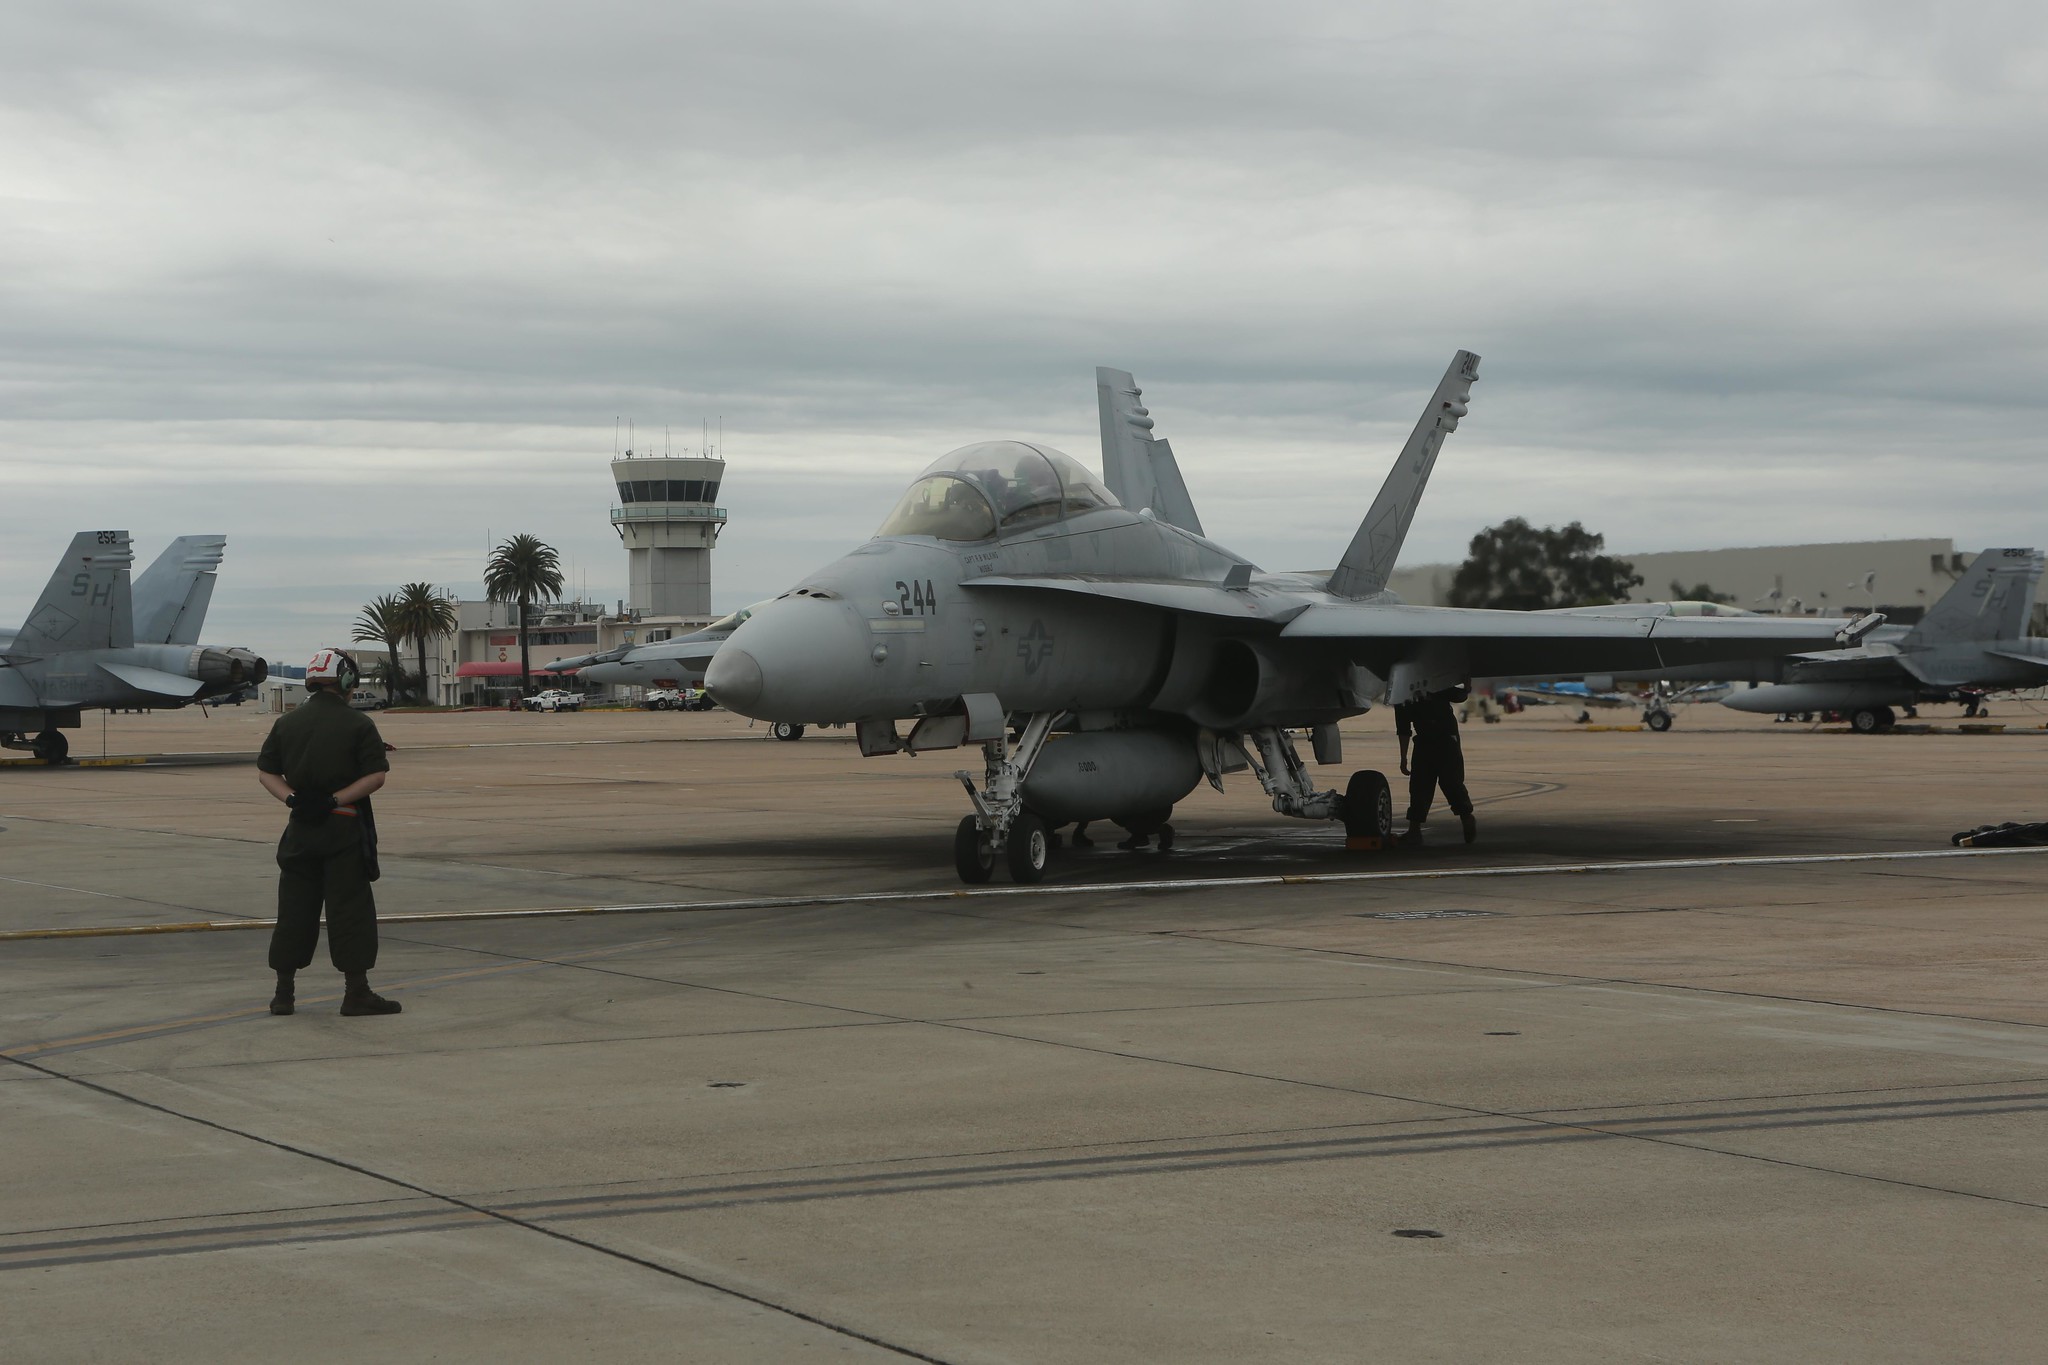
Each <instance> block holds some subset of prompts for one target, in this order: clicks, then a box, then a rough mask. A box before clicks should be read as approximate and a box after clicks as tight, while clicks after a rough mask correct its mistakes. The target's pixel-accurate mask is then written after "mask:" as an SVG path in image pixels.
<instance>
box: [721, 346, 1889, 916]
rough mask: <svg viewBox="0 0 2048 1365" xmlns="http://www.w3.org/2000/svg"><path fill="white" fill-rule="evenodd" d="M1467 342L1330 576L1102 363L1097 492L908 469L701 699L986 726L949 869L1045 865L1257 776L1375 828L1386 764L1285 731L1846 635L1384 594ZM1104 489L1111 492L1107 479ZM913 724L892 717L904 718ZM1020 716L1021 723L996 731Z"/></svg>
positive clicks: (932, 734) (1470, 358) (755, 622)
mask: <svg viewBox="0 0 2048 1365" xmlns="http://www.w3.org/2000/svg"><path fill="white" fill-rule="evenodd" d="M1478 365H1479V358H1478V357H1477V356H1476V355H1473V354H1472V353H1470V352H1468V351H1460V352H1459V353H1458V354H1457V356H1456V357H1455V358H1454V359H1453V360H1452V362H1451V367H1450V369H1449V370H1448V371H1447V372H1446V373H1445V375H1444V377H1443V381H1442V382H1441V383H1440V384H1439V385H1438V386H1437V389H1436V392H1435V394H1434V395H1433V396H1432V397H1431V399H1430V401H1429V406H1428V408H1427V409H1426V410H1425V411H1424V413H1423V415H1422V420H1421V421H1420V422H1419V423H1418V424H1417V425H1416V427H1415V430H1414V432H1413V434H1411V435H1410V437H1409V438H1408V443H1407V445H1406V446H1405V447H1404V448H1403V449H1402V451H1401V454H1400V457H1399V459H1398V460H1397V461H1396V463H1395V466H1394V469H1393V471H1392V473H1390V474H1389V475H1388V477H1387V480H1386V483H1385V485H1384V486H1383V487H1382V488H1381V489H1380V493H1379V496H1378V498H1377V499H1375V501H1374V502H1373V505H1372V508H1371V510H1370V511H1368V512H1367V513H1366V516H1365V520H1364V521H1363V522H1362V523H1361V524H1360V526H1359V528H1358V532H1357V534H1356V535H1355V536H1354V537H1353V538H1352V541H1351V544H1350V547H1349V548H1348V549H1346V550H1345V552H1344V555H1343V557H1342V559H1341V560H1340V561H1339V562H1338V565H1337V567H1336V569H1335V570H1334V571H1332V572H1330V573H1327V574H1324V573H1282V574H1267V573H1261V572H1260V571H1259V569H1258V567H1257V566H1256V565H1254V564H1252V563H1251V562H1250V561H1249V560H1246V559H1244V558H1243V557H1242V556H1240V555H1236V554H1233V553H1232V552H1230V551H1229V550H1227V549H1225V548H1223V547H1222V546H1221V545H1218V544H1216V543H1215V542H1214V541H1211V540H1209V539H1207V538H1206V537H1205V536H1204V535H1203V534H1202V532H1201V523H1200V522H1199V521H1198V520H1196V519H1195V516H1194V508H1193V503H1192V501H1191V500H1190V499H1189V498H1188V497H1187V491H1186V485H1185V484H1184V483H1183V482H1182V480H1181V478H1180V473H1179V469H1178V467H1177V465H1176V464H1175V463H1174V460H1173V456H1172V453H1171V451H1170V450H1169V449H1168V448H1167V446H1166V443H1165V442H1163V441H1159V440H1156V439H1155V438H1154V437H1153V436H1152V435H1151V429H1152V419H1151V416H1150V414H1149V413H1148V412H1147V411H1146V409H1145V408H1144V407H1143V406H1141V405H1140V404H1139V402H1138V399H1139V396H1140V395H1139V390H1138V386H1137V385H1136V384H1135V383H1134V382H1133V381H1132V379H1131V376H1130V375H1128V374H1126V373H1124V372H1122V371H1120V370H1098V371H1096V390H1097V399H1098V406H1099V412H1100V417H1101V423H1102V435H1103V466H1104V473H1105V477H1106V479H1107V482H1108V486H1107V487H1105V486H1104V484H1103V483H1102V482H1100V481H1098V480H1097V479H1096V478H1095V477H1094V476H1093V475H1092V474H1090V473H1089V472H1088V471H1087V470H1086V469H1085V468H1083V467H1082V466H1081V465H1080V464H1079V463H1077V462H1076V461H1074V460H1072V459H1070V458H1069V457H1067V456H1066V455H1063V454H1061V453H1060V452H1059V451H1056V450H1052V449H1049V448H1047V447H1045V446H1040V445H1034V444H1031V443H1028V442H1024V441H986V442H982V443H979V444H976V445H970V446H965V447H963V448H961V449H959V450H956V451H954V452H953V453H952V454H950V455H947V456H945V457H944V458H942V459H940V460H939V461H938V462H937V463H935V464H933V465H932V466H931V467H930V468H928V469H926V470H925V472H924V473H923V474H922V475H920V476H919V478H918V479H917V481H916V482H915V483H913V484H912V485H911V487H910V489H909V491H908V492H907V493H905V494H904V496H903V499H902V500H901V501H900V502H899V503H898V504H897V505H896V509H895V510H894V511H893V512H891V513H890V515H889V518H888V520H886V521H885V522H884V523H883V524H882V528H881V530H880V531H879V532H877V534H876V536H875V538H874V539H873V540H871V541H869V542H868V543H867V544H865V545H863V546H861V547H860V548H859V549H857V550H854V551H853V552H852V553H851V554H849V555H847V556H846V557H845V558H843V559H841V560H839V561H838V562H836V563H834V564H831V565H829V566H827V567H826V568H824V569H823V570H820V571H819V572H818V573H816V574H813V575H812V576H810V577H809V578H807V579H805V580H803V582H802V583H801V584H800V585H799V586H798V587H796V588H793V589H791V590H790V591H789V592H787V593H784V594H783V595H782V596H781V597H778V598H776V599H775V600H773V601H771V602H764V603H762V604H760V605H759V606H757V607H756V608H755V609H754V612H753V615H752V616H751V618H750V619H748V620H747V621H746V622H745V623H744V624H742V625H741V626H740V627H739V629H738V630H736V631H734V632H733V635H732V638H731V639H730V640H728V641H727V642H726V643H725V645H724V646H723V647H722V648H720V649H719V650H718V652H717V654H716V655H715V656H714V657H713V658H712V660H711V665H710V668H709V670H708V671H707V673H706V675H705V681H706V684H707V686H708V687H709V688H710V691H711V695H712V697H713V699H714V700H716V701H717V702H718V703H719V704H720V705H722V706H725V707H727V708H728V709H730V710H733V711H737V712H739V713H741V714H743V715H748V716H755V717H758V718H760V719H763V720H770V721H787V722H791V723H804V722H833V721H841V722H853V723H854V724H855V725H856V726H857V733H858V737H859V740H860V746H861V751H862V753H864V754H869V755H875V754H887V753H900V752H906V751H907V752H919V751H922V750H927V749H946V748H956V747H958V746H960V745H962V744H979V745H981V746H982V752H983V755H984V759H985V765H984V774H983V780H982V783H981V785H980V786H979V787H977V786H976V785H975V783H974V779H973V776H972V775H971V774H969V773H965V772H963V773H961V774H960V775H959V776H960V780H961V782H962V784H963V785H964V786H965V787H966V788H967V794H968V797H969V800H970V801H971V802H972V804H973V807H974V813H973V814H971V815H969V816H967V817H966V818H964V819H963V820H962V821H961V822H960V826H959V828H958V830H957V831H956V832H955V836H954V855H955V864H956V866H957V868H958V870H959V873H960V875H961V877H962V879H963V880H966V881H970V882H978V881H986V880H988V878H989V877H990V875H991V874H992V872H993V870H994V868H995V865H996V863H997V862H998V861H1006V862H1007V863H1008V865H1009V869H1010V873H1011V876H1012V877H1013V878H1014V879H1015V880H1018V881H1024V882H1030V881H1036V880H1038V879H1039V878H1040V877H1041V876H1042V875H1043V873H1044V869H1045V865H1046V860H1047V857H1048V856H1049V854H1050V852H1051V851H1052V849H1053V848H1054V847H1055V839H1056V833H1055V831H1056V830H1057V829H1058V827H1059V826H1061V825H1064V824H1066V823H1069V822H1077V821H1088V820H1114V821H1116V822H1117V823H1119V824H1121V825H1123V826H1124V827H1125V828H1126V829H1129V830H1130V831H1131V832H1132V834H1133V835H1134V836H1144V835H1149V834H1154V833H1157V834H1158V835H1160V836H1161V838H1162V842H1163V841H1164V840H1165V839H1167V838H1170V834H1171V826H1170V825H1169V824H1168V823H1167V822H1168V820H1169V818H1170V816H1171V814H1172V811H1173V807H1174V803H1176V802H1177V801H1179V800H1180V799H1181V798H1183V797H1185V796H1186V795H1187V794H1188V793H1189V792H1191V791H1192V790H1193V789H1194V788H1195V786H1196V785H1197V784H1198V783H1199V782H1201V780H1202V779H1203V778H1204V777H1205V776H1206V777H1207V778H1208V779H1209V781H1210V782H1211V783H1212V784H1215V785H1216V786H1218V787H1219V788H1220V787H1221V785H1222V779H1223V776H1224V774H1226V773H1229V772H1234V771H1242V770H1244V769H1246V768H1249V769H1250V770H1251V771H1252V772H1253V773H1254V774H1255V775H1256V776H1257V777H1258V780H1259V782H1260V784H1261V786H1262V787H1263V788H1264V789H1265V791H1266V793H1267V794H1268V795H1269V796H1270V797H1271V798H1272V802H1273V807H1274V809H1275V810H1277V811H1279V812H1281V813H1282V814H1286V815H1292V816H1299V817H1301V818H1304V819H1312V820H1343V821H1344V822H1345V824H1346V827H1347V831H1348V832H1349V833H1351V834H1352V835H1354V836H1356V837H1359V838H1362V839H1371V838H1384V837H1386V835H1387V834H1388V833H1389V832H1390V826H1391V821H1392V803H1391V798H1390V795H1389V791H1388V787H1387V782H1386V779H1385V778H1384V777H1383V776H1382V775H1381V774H1379V773H1377V772H1371V771H1361V772H1357V773H1354V774H1353V775H1352V777H1351V780H1350V784H1349V786H1348V787H1347V789H1346V790H1345V791H1343V792H1338V791H1329V790H1318V789H1317V787H1316V784H1315V783H1314V781H1313V780H1312V779H1311V777H1310V775H1309V772H1308V770H1307V767H1306V766H1305V765H1304V764H1303V762H1302V760H1301V758H1300V756H1299V755H1298V754H1297V753H1296V751H1295V747H1294V740H1293V737H1292V735H1291V734H1290V733H1289V731H1290V730H1291V729H1296V728H1313V729H1314V732H1315V743H1314V749H1315V755H1316V758H1317V761H1319V762H1321V763H1326V764H1330V763H1339V762H1341V761H1342V753H1341V745H1340V741H1339V738H1338V733H1337V722H1338V721H1340V720H1341V719H1343V718H1344V717H1346V716H1353V715H1357V714H1358V713H1360V712H1362V711H1364V710H1366V709H1367V708H1368V707H1369V706H1370V705H1371V703H1372V702H1373V701H1374V700H1376V699H1380V698H1383V697H1384V698H1385V699H1387V700H1388V701H1391V702H1396V703H1398V702H1404V701H1408V700H1410V699H1413V698H1417V697H1421V696H1425V695H1428V694H1432V693H1436V692H1439V691H1442V690H1443V689H1446V688H1449V687H1451V686H1453V685H1455V684H1458V683H1461V682H1464V681H1466V680H1467V679H1470V678H1472V677H1474V676H1480V677H1532V676H1570V675H1574V674H1581V673H1585V672H1590V671H1600V672H1612V671H1620V670H1640V669H1655V668H1668V667H1672V666H1676V665H1680V664H1688V663H1702V664H1703V663H1709V662H1713V661H1717V660H1732V659H1747V658H1753V657H1756V656H1758V655H1769V654H1774V653H1792V652H1797V651H1802V650H1813V649H1820V648H1826V647H1828V646H1830V645H1840V644H1847V643H1851V642H1853V640H1854V639H1855V638H1857V637H1856V635H1855V633H1854V628H1853V627H1851V625H1850V623H1848V622H1846V621H1836V620H1821V619H1818V618H1812V617H1806V618H1773V617H1729V618H1709V617H1675V616H1671V615H1669V614H1663V615H1651V614H1648V613H1647V612H1645V613H1639V614H1633V615H1630V614H1620V615H1614V614H1609V615H1599V616H1571V615H1558V614H1551V613H1540V612H1515V611H1473V610H1460V609H1456V608H1448V607H1412V606H1404V605H1401V604H1400V602H1399V600H1398V599H1397V598H1395V597H1394V596H1393V595H1392V594H1391V593H1389V592H1388V591H1387V590H1386V585H1387V577H1388V574H1389V573H1390V572H1391V571H1392V569H1393V567H1394V561H1395V557H1396V556H1397V555H1398V553H1399V552H1400V549H1401V544H1402V541H1403V539H1404V538H1405V537H1406V535H1407V531H1408V526H1409V523H1410V521H1411V520H1412V519H1413V517H1414V514H1415V507H1416V503H1417V501H1418V500H1419V499H1420V497H1421V495H1422V492H1423V489H1424V487H1425V486H1426V484H1427V482H1428V479H1429V474H1430V470H1431V468H1432V467H1433V466H1434V464H1435V462H1436V457H1437V453H1438V451H1439V450H1440V449H1441V447H1442V444H1443V440H1444V438H1445V436H1447V435H1448V434H1449V433H1450V432H1452V431H1453V430H1455V429H1456V428H1457V425H1458V419H1459V418H1461V417H1463V416H1464V414H1465V405H1466V402H1467V398H1468V395H1469V393H1470V389H1471V385H1472V383H1473V381H1474V380H1475V379H1476V378H1477V377H1478ZM1112 490H1115V491H1114V492H1112ZM903 720H908V721H910V722H912V724H911V728H910V730H909V732H908V733H907V734H904V733H900V732H899V731H898V729H897V722H899V721H903ZM1013 732H1014V738H1012V733H1013Z"/></svg>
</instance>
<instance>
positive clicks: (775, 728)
mask: <svg viewBox="0 0 2048 1365" xmlns="http://www.w3.org/2000/svg"><path fill="white" fill-rule="evenodd" d="M768 733H769V734H771V735H773V736H775V737H776V738H777V739H802V738H803V737H804V727H803V726H801V725H798V724H796V723H795V722H794V721H787V720H778V721H776V722H775V724H773V725H771V726H769V727H768Z"/></svg>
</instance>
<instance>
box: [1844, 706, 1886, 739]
mask: <svg viewBox="0 0 2048 1365" xmlns="http://www.w3.org/2000/svg"><path fill="white" fill-rule="evenodd" d="M1887 718H1891V719H1894V720H1895V719H1896V717H1892V716H1891V708H1890V707H1889V706H1859V707H1857V708H1856V709H1855V710H1854V711H1851V712H1850V713H1849V728H1850V729H1851V730H1854V731H1855V732H1856V733H1857V734H1859V735H1874V734H1876V733H1877V732H1878V731H1880V730H1883V729H1885V728H1887V727H1886V725H1885V721H1886V719H1887Z"/></svg>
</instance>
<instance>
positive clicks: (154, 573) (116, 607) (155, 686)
mask: <svg viewBox="0 0 2048 1365" xmlns="http://www.w3.org/2000/svg"><path fill="white" fill-rule="evenodd" d="M226 543H227V540H226V537H224V536H180V537H179V538H178V539H177V540H174V541H172V542H171V545H170V547H169V548H168V549H166V550H165V551H164V553H163V554H162V555H160V556H159V557H158V558H157V561H156V562H155V563H154V564H152V565H150V567H149V568H148V569H147V570H146V571H145V572H144V573H143V575H142V578H141V580H140V581H138V582H137V583H136V584H134V586H133V589H132V591H131V588H130V585H129V582H128V573H129V567H130V566H131V565H132V564H134V562H135V551H134V549H133V547H132V545H131V543H130V541H129V538H128V533H127V532H126V531H80V532H79V533H78V534H77V535H75V536H73V537H72V538H71V546H70V548H69V549H67V550H66V551H65V552H64V558H63V559H62V560H60V561H59V562H58V565H57V571H56V572H55V573H54V574H52V575H51V576H50V582H49V584H48V586H46V587H45V588H44V589H43V593H42V596H41V597H39V598H37V599H36V604H35V606H34V608H33V609H31V610H30V612H29V617H28V620H27V622H26V623H24V624H23V626H22V627H21V629H20V630H18V631H15V632H14V634H12V635H0V745H5V746H6V747H8V748H11V749H21V748H28V749H32V750H34V752H35V754H36V756H37V757H39V758H41V759H43V760H44V761H45V762H48V763H61V762H63V761H64V758H65V756H66V755H67V754H68V753H69V752H70V749H71V745H70V743H69V741H67V740H66V739H65V738H64V731H65V730H75V729H77V728H78V726H79V723H80V712H81V711H83V710H85V709H87V708H92V707H115V706H124V707H163V706H183V705H185V704H186V703H187V702H192V701H198V700H202V699H204V698H206V697H212V696H219V695H221V694H222V693H227V692H235V691H239V690H240V689H242V688H244V687H247V686H250V685H251V684H254V683H260V682H262V681H263V679H264V678H265V677H266V676H268V673H269V669H268V666H267V665H266V664H265V663H264V662H263V660H262V659H259V658H257V657H256V656H255V655H254V654H252V653H250V652H249V651H248V650H246V649H241V648H233V647H228V646H221V645H201V644H200V643H199V630H200V626H201V623H202V622H203V621H204V620H205V618H206V608H207V605H208V604H209V603H210V602H211V601H212V599H213V585H214V578H215V573H214V570H215V569H216V568H218V567H219V565H220V560H221V550H222V547H223V546H224V545H226ZM30 735H34V739H33V740H31V739H30V738H29V736H30Z"/></svg>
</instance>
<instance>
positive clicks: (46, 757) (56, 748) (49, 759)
mask: <svg viewBox="0 0 2048 1365" xmlns="http://www.w3.org/2000/svg"><path fill="white" fill-rule="evenodd" d="M35 754H36V757H37V758H40V759H41V760H43V762H45V763H47V764H49V765H50V766H51V767H53V768H54V767H56V766H57V765H58V764H59V763H62V762H63V761H64V760H65V759H66V758H68V757H69V756H70V754H71V741H70V740H68V739H66V738H64V732H63V731H62V730H45V731H43V732H42V733H41V734H39V735H37V736H36V742H35Z"/></svg>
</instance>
